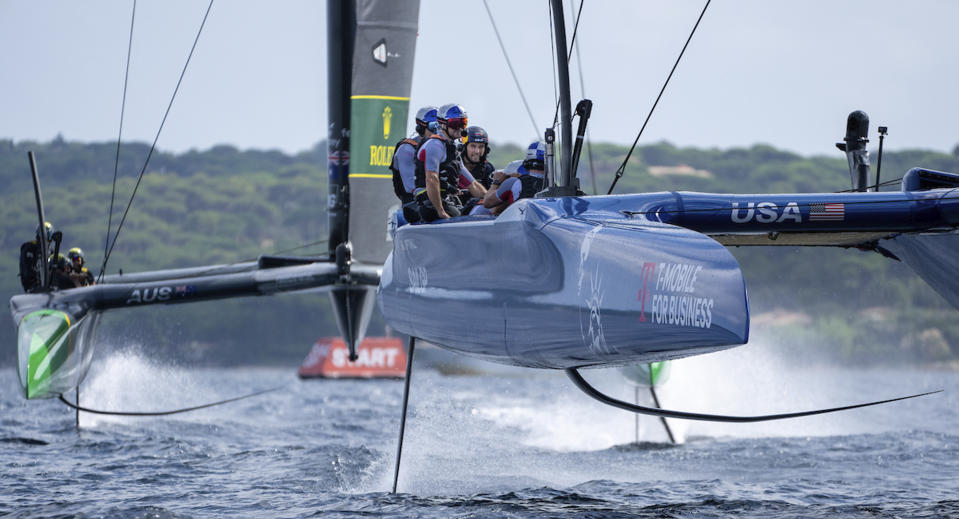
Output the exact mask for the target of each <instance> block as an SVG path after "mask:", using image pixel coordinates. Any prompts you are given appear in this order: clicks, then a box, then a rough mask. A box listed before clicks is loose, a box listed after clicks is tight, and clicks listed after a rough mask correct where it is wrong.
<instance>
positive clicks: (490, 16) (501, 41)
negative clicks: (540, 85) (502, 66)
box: [483, 0, 539, 135]
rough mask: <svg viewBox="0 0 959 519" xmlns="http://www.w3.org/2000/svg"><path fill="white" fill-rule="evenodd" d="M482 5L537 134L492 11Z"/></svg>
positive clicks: (486, 5) (536, 125)
mask: <svg viewBox="0 0 959 519" xmlns="http://www.w3.org/2000/svg"><path fill="white" fill-rule="evenodd" d="M483 5H484V6H485V7H486V14H487V15H489V23H490V24H492V26H493V32H494V33H496V40H497V41H498V42H499V48H500V50H502V51H503V57H504V58H506V66H507V67H509V73H510V74H512V76H513V82H514V83H516V90H519V97H520V98H521V99H522V100H523V106H525V107H526V113H527V114H528V115H529V122H530V123H532V124H533V135H539V125H538V124H536V119H535V118H534V117H533V111H532V110H531V109H530V107H529V103H528V102H527V101H526V95H525V94H524V93H523V87H522V86H520V84H519V78H517V77H516V71H515V70H513V63H512V62H511V61H510V60H509V54H507V53H506V45H504V44H503V38H501V37H500V34H499V29H498V28H497V27H496V21H495V20H493V11H491V10H490V8H489V3H487V0H483Z"/></svg>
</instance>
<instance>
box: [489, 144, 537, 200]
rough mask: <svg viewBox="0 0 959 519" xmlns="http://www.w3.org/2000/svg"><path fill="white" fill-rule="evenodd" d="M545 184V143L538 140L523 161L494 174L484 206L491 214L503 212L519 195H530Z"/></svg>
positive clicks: (528, 149) (527, 151)
mask: <svg viewBox="0 0 959 519" xmlns="http://www.w3.org/2000/svg"><path fill="white" fill-rule="evenodd" d="M544 187H546V145H545V144H543V143H542V142H540V141H537V142H534V143H532V144H530V145H529V148H527V150H526V160H524V161H522V163H521V164H519V161H513V162H511V163H510V164H509V165H508V166H507V167H506V169H505V170H504V171H502V172H500V171H497V172H496V173H494V174H493V182H492V184H491V185H490V190H489V191H488V192H487V193H486V197H485V198H484V199H483V206H484V207H486V208H487V209H489V210H490V211H491V212H492V213H493V214H499V213H501V212H503V210H505V209H506V208H507V207H509V206H510V204H512V203H513V202H515V201H516V200H519V199H520V198H532V197H534V196H536V193H539V192H540V191H542V190H543V188H544Z"/></svg>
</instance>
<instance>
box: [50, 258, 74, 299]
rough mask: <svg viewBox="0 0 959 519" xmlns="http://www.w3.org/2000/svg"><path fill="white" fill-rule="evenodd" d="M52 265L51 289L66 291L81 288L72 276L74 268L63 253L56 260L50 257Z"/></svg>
mask: <svg viewBox="0 0 959 519" xmlns="http://www.w3.org/2000/svg"><path fill="white" fill-rule="evenodd" d="M50 265H51V268H52V272H51V273H50V288H52V289H54V290H66V289H68V288H77V287H78V286H80V285H78V284H77V283H76V281H74V278H73V276H72V274H73V266H72V265H70V260H68V259H67V257H66V256H64V255H63V254H62V253H60V254H57V257H56V258H55V259H54V257H53V256H50Z"/></svg>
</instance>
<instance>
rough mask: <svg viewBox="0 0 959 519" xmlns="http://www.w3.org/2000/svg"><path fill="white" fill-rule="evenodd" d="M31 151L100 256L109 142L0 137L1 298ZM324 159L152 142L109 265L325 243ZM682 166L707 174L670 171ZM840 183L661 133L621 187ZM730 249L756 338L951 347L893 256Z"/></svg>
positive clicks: (10, 271) (60, 219)
mask: <svg viewBox="0 0 959 519" xmlns="http://www.w3.org/2000/svg"><path fill="white" fill-rule="evenodd" d="M592 148H593V150H592V151H593V153H592V165H593V169H594V170H595V171H596V177H595V184H596V186H597V190H598V191H600V192H602V193H605V192H606V190H607V189H608V187H609V185H610V183H611V181H612V177H613V172H614V171H615V170H616V169H617V167H618V166H619V164H620V162H621V161H622V160H623V157H625V154H626V149H625V147H623V146H615V145H609V144H595V145H593V146H592ZM28 150H33V151H34V152H35V153H36V154H37V159H38V165H39V170H40V179H41V183H42V185H43V195H44V200H45V203H46V210H47V219H48V220H50V221H52V222H53V223H54V224H55V225H56V226H57V227H58V228H59V229H61V230H62V231H63V233H64V236H65V239H64V246H65V247H66V248H69V247H74V246H80V247H82V248H83V250H84V251H85V252H86V256H87V261H88V265H89V266H90V267H91V270H93V271H94V272H98V271H99V265H100V264H101V263H102V261H103V256H104V243H105V237H106V232H107V221H108V217H109V211H110V199H111V191H112V183H113V177H114V159H115V157H116V143H92V144H81V143H75V142H66V141H63V140H62V139H56V140H54V141H52V142H47V143H36V142H17V143H14V142H12V141H10V140H0V181H2V182H3V185H4V186H5V187H4V190H3V192H2V195H0V245H2V250H4V251H6V253H4V254H2V255H0V296H2V297H3V299H8V298H9V296H10V295H12V294H14V293H17V292H19V291H20V286H19V280H18V278H17V253H18V251H19V246H20V243H22V242H23V241H26V240H29V239H31V238H32V236H33V233H34V230H35V228H36V224H37V217H36V213H35V204H34V198H33V190H32V184H31V181H30V169H29V164H28V162H27V151H28ZM148 151H149V146H148V145H145V144H125V145H124V146H123V148H122V149H121V154H120V160H119V167H118V169H117V171H118V173H119V179H118V182H117V185H116V201H115V203H114V204H115V205H114V211H113V218H112V221H113V228H114V229H116V226H117V223H118V222H119V220H120V218H121V217H122V215H123V212H124V209H125V208H126V204H127V201H128V200H129V199H130V195H131V193H132V190H133V187H134V183H135V181H136V177H137V174H138V173H139V172H140V170H141V169H142V168H143V163H144V160H145V159H146V156H147V153H148ZM522 151H523V150H521V149H520V148H519V147H517V146H512V145H503V146H496V145H494V150H493V153H492V155H491V160H492V161H493V162H494V164H496V165H497V166H503V165H505V164H506V163H507V162H508V161H510V160H513V159H515V158H521V156H522ZM662 166H666V168H662ZM676 166H688V167H683V168H677V167H676ZM913 166H922V167H926V168H931V169H938V170H944V171H959V157H957V155H956V154H955V153H953V154H947V153H941V152H933V151H922V150H913V151H904V152H897V153H889V152H887V153H886V154H885V156H884V157H883V162H882V171H883V180H890V179H894V178H897V177H899V176H901V175H902V173H904V172H905V171H906V170H908V169H909V168H910V167H913ZM669 167H672V168H669ZM325 168H326V147H325V144H324V143H319V144H317V145H316V146H315V147H314V148H313V149H312V150H310V151H307V152H302V153H299V154H296V155H289V154H285V153H282V152H279V151H255V150H248V151H241V150H237V149H236V148H233V147H230V146H217V147H214V148H211V149H209V150H206V151H190V152H186V153H181V154H171V153H163V152H155V153H154V154H153V156H152V158H151V159H150V164H149V167H148V168H147V174H146V175H145V176H144V178H143V181H142V183H141V185H140V187H139V190H138V192H137V195H136V198H135V200H134V201H133V204H132V207H131V208H130V211H129V214H128V216H127V218H126V221H125V223H124V226H123V230H122V231H121V234H120V238H119V240H118V241H117V244H116V248H115V249H114V251H113V253H112V256H111V257H110V261H109V265H108V272H110V273H115V272H117V270H118V269H123V270H124V271H127V272H134V271H141V270H148V269H158V268H174V267H186V266H196V265H203V264H211V263H229V262H236V261H243V260H248V259H253V258H256V257H257V256H258V255H260V254H266V253H274V252H279V251H285V250H289V249H294V248H297V247H300V248H299V249H297V250H295V252H294V253H296V254H321V253H324V252H325V251H326V245H325V243H323V242H322V241H323V240H324V239H325V238H326V213H325V205H326V192H327V183H326V169H325ZM651 168H652V169H651ZM683 170H696V171H698V174H699V175H700V176H690V175H681V174H669V172H670V171H672V172H675V171H683ZM650 171H655V172H657V173H658V174H657V175H652V174H650ZM663 171H666V173H665V174H664V173H663ZM580 177H581V183H582V187H583V189H584V191H586V192H587V193H592V192H593V179H592V178H591V176H590V158H589V157H588V156H587V155H586V152H585V150H584V153H583V157H582V159H581V161H580ZM848 187H849V175H848V170H847V168H846V161H845V157H844V156H843V155H842V154H841V153H839V152H838V151H837V152H836V154H835V156H830V157H802V156H799V155H796V154H793V153H788V152H784V151H781V150H777V149H774V148H772V147H769V146H764V145H756V146H753V147H751V148H736V149H728V150H719V149H697V148H677V147H675V146H672V145H670V144H668V143H659V144H654V145H647V146H641V147H639V148H638V149H637V150H636V152H634V153H633V155H632V158H631V159H630V162H629V164H628V166H627V169H626V174H625V176H624V177H623V179H622V180H621V181H620V182H619V184H618V186H617V188H616V192H617V193H627V192H639V191H669V190H688V191H708V192H740V193H772V192H795V191H806V192H829V191H838V190H842V189H847V188H848ZM889 189H898V186H897V185H893V186H890V187H889ZM304 245H309V246H306V247H303V246H304ZM733 254H734V255H735V256H736V257H737V258H738V259H739V261H740V263H741V264H742V266H743V271H744V273H745V275H746V281H747V286H748V290H749V293H750V305H751V310H752V314H753V317H754V320H755V321H756V323H754V327H753V328H754V334H755V333H756V330H757V328H759V327H771V328H772V327H775V328H777V329H779V330H781V331H782V333H781V336H782V337H784V338H785V339H784V340H785V341H787V342H789V343H791V344H792V343H794V344H796V345H797V347H804V345H809V344H812V343H815V344H824V345H827V346H828V347H827V348H826V349H825V351H827V352H833V353H834V354H835V355H836V357H839V358H854V359H858V360H863V361H866V362H877V361H884V362H898V361H902V360H906V359H912V360H921V361H924V362H928V361H944V360H945V361H948V360H951V359H955V358H956V357H957V355H959V320H957V319H956V318H955V317H956V314H955V310H953V309H952V308H951V307H949V306H948V305H947V303H946V302H945V301H944V300H943V299H942V298H940V297H939V296H938V295H936V294H935V293H934V292H933V291H932V290H930V289H929V288H928V287H927V286H926V285H925V284H924V283H923V282H922V281H921V280H920V279H919V278H918V277H917V276H915V275H914V274H912V272H911V271H910V270H909V269H908V268H907V267H905V266H904V265H902V264H899V263H898V262H895V261H891V260H888V259H885V258H882V257H880V256H879V255H878V254H875V253H870V252H861V251H855V250H852V251H847V250H836V249H829V248H809V249H798V248H789V247H787V248H777V249H758V248H752V249H746V248H741V249H735V250H733ZM757 316H766V317H769V316H772V317H769V318H768V319H762V318H761V319H758V320H757ZM776 316H778V317H776ZM105 332H106V333H105V334H104V337H106V339H105V341H107V342H111V343H113V345H114V346H123V345H131V344H132V345H139V347H140V348H142V349H145V350H150V351H154V352H156V353H157V354H162V355H164V356H168V357H169V358H173V359H180V360H181V361H183V362H191V363H193V362H196V363H204V364H250V363H257V364H262V363H289V362H294V363H295V362H297V361H299V360H300V359H301V358H302V357H303V356H304V355H305V353H306V351H307V350H308V348H309V345H310V344H311V343H312V342H313V341H314V340H315V339H316V338H317V337H319V336H323V335H334V334H336V333H337V332H336V326H335V324H334V322H333V319H332V316H331V311H330V308H329V303H328V300H327V296H326V295H325V294H312V295H295V296H293V295H290V296H278V297H262V298H248V299H242V300H234V301H221V302H215V303H198V304H194V305H181V306H170V307H158V306H154V307H150V308H147V309H135V310H121V311H117V312H111V313H110V314H108V316H107V319H106V323H105ZM370 332H371V334H373V335H376V334H381V333H383V324H382V321H381V320H379V319H375V320H374V322H373V325H372V327H371V331H370ZM0 341H2V343H3V344H4V345H6V346H5V347H4V350H5V351H6V353H4V354H3V355H0V363H4V364H7V363H11V362H12V361H13V359H14V358H15V342H16V341H15V328H14V327H13V325H12V323H11V321H10V319H9V318H4V319H0Z"/></svg>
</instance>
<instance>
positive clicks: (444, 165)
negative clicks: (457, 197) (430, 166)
mask: <svg viewBox="0 0 959 519" xmlns="http://www.w3.org/2000/svg"><path fill="white" fill-rule="evenodd" d="M430 139H439V140H440V141H441V142H442V143H443V144H444V145H445V146H446V160H444V161H443V162H440V165H439V171H438V172H437V173H439V176H440V195H445V194H446V193H449V192H452V191H456V190H458V189H459V179H460V169H459V168H460V163H459V159H458V157H457V154H456V144H455V143H453V142H451V141H450V140H449V139H444V138H443V137H440V136H439V135H436V134H434V135H430V138H429V139H423V143H422V144H420V146H419V148H417V149H416V183H415V185H416V187H417V188H424V189H425V188H426V164H425V163H424V162H423V161H421V160H420V150H421V149H423V146H426V143H427V142H429V141H430Z"/></svg>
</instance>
